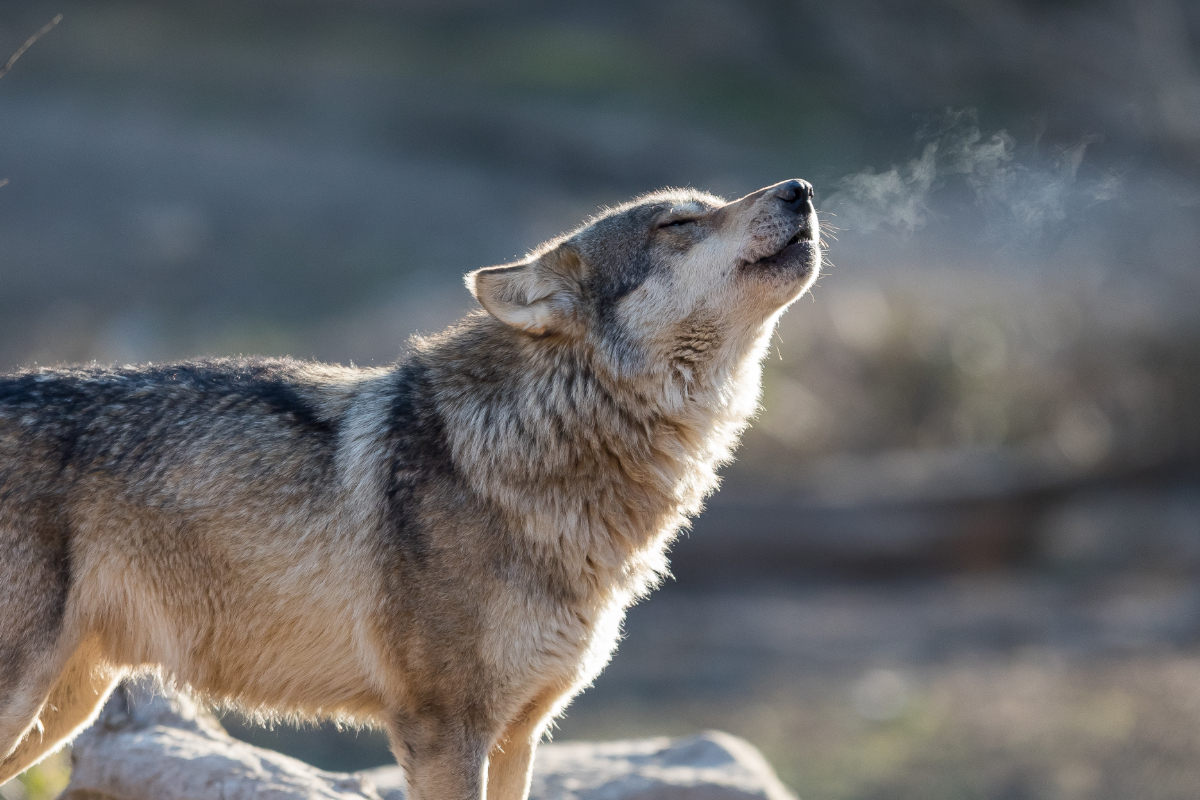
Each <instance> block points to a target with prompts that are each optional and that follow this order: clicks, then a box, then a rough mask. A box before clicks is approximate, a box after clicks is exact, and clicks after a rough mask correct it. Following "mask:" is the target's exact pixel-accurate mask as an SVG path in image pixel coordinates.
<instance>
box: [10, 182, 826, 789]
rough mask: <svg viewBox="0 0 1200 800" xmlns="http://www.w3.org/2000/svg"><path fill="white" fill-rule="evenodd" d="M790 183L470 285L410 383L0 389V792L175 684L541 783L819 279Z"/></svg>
mask: <svg viewBox="0 0 1200 800" xmlns="http://www.w3.org/2000/svg"><path fill="white" fill-rule="evenodd" d="M786 188H787V185H783V184H781V185H777V186H775V187H767V188H766V189H763V190H760V191H759V192H755V193H754V194H751V195H748V196H746V197H745V198H742V199H741V200H739V201H736V202H733V203H724V202H723V201H721V200H720V199H718V198H715V197H712V196H710V195H705V194H701V193H696V192H688V191H668V192H662V193H658V194H654V195H649V196H647V197H643V198H639V199H638V200H635V201H633V202H632V203H629V204H627V205H625V206H621V207H620V208H616V209H612V210H609V211H606V212H605V213H603V214H601V215H599V216H597V217H596V218H594V219H593V220H590V221H589V222H588V223H586V224H585V225H584V226H583V227H581V228H580V229H579V230H577V231H575V232H573V233H571V234H568V235H566V236H564V237H561V238H559V239H556V240H555V241H553V242H550V243H548V244H547V245H545V246H543V247H542V248H540V249H538V250H537V251H535V252H534V253H532V254H531V255H530V256H529V257H528V258H526V259H524V260H523V261H521V262H518V263H516V264H510V265H504V266H501V267H492V268H488V269H484V270H478V271H476V272H474V273H471V274H470V275H468V276H467V283H468V287H469V288H470V289H471V291H472V292H473V293H474V294H475V296H476V297H477V298H478V299H479V300H480V303H481V305H482V306H483V308H484V309H485V311H479V312H476V313H475V314H472V315H470V316H468V317H467V318H466V319H464V320H463V321H461V322H460V323H458V324H457V325H455V326H454V327H452V328H450V329H449V330H447V331H445V332H443V333H441V334H439V335H437V336H433V337H430V338H427V339H418V340H416V341H414V342H413V344H412V347H411V352H410V353H409V354H408V355H407V356H406V357H405V358H404V359H402V360H401V361H400V362H398V363H397V364H396V365H395V366H393V367H391V368H388V369H375V370H364V369H353V368H342V367H336V366H328V365H322V364H313V363H306V362H299V361H292V360H253V359H252V360H215V361H196V362H188V363H184V364H176V365H168V366H144V367H123V368H101V367H77V368H60V369H42V370H37V371H30V372H21V373H15V374H12V375H7V376H2V377H0V782H3V781H5V780H7V779H9V778H11V777H12V776H14V775H15V774H17V773H18V772H19V771H21V770H23V769H25V768H26V767H28V766H29V765H31V764H33V763H35V762H36V761H37V760H38V759H40V758H41V757H42V756H44V755H45V754H46V753H47V752H49V751H51V750H52V749H53V748H55V747H57V746H58V745H59V744H61V743H62V742H64V741H66V740H68V739H69V738H70V737H71V736H72V735H74V733H76V732H77V731H78V730H80V729H81V728H82V727H83V726H85V725H87V724H88V722H89V721H90V720H91V719H92V718H93V717H94V715H95V713H96V712H97V709H98V708H99V705H100V704H101V702H102V701H103V699H104V698H105V696H107V694H108V692H109V691H110V690H111V688H112V686H113V685H114V684H115V682H116V681H117V680H119V679H120V678H121V677H122V676H124V675H128V674H130V673H133V672H138V671H155V672H157V673H158V674H160V675H161V676H162V677H163V678H164V680H167V681H171V682H175V683H178V684H181V685H185V686H187V687H189V688H190V689H191V690H192V691H194V692H196V693H197V694H199V695H201V696H204V697H207V698H209V699H210V700H212V701H214V702H222V703H226V704H230V705H234V706H237V707H239V708H242V709H244V710H246V711H247V712H249V713H252V714H253V713H260V714H264V715H285V716H292V717H298V718H313V719H316V718H325V717H334V718H339V719H343V720H351V721H358V722H361V723H366V724H378V725H381V726H383V727H384V728H385V729H386V730H387V731H388V733H389V735H390V737H391V741H392V744H393V750H394V752H395V753H396V756H397V758H398V760H399V761H400V763H401V764H402V765H404V767H405V769H406V771H407V773H408V776H409V782H410V788H411V791H412V796H413V797H414V798H416V800H434V798H459V799H460V800H466V798H480V797H482V796H483V795H484V794H485V793H486V794H487V795H489V796H491V797H493V798H499V799H500V800H521V799H522V798H524V797H525V795H526V794H527V792H528V786H529V769H530V764H531V758H532V752H533V748H534V746H535V745H536V743H537V740H538V739H539V738H540V737H541V735H542V734H543V732H544V731H545V729H546V727H547V725H548V724H549V722H550V721H551V720H552V719H553V717H554V715H556V714H558V713H559V712H560V711H561V710H562V708H563V707H564V706H565V705H566V704H567V703H568V702H569V701H570V699H571V698H572V697H573V696H574V695H575V694H576V693H578V692H579V691H580V690H581V689H582V688H583V687H585V686H586V685H587V684H588V683H589V682H591V681H592V680H593V679H594V678H595V676H596V675H597V674H598V673H599V671H600V670H601V669H602V668H603V666H604V664H605V663H606V662H607V661H608V659H609V657H610V655H611V653H612V651H613V648H614V647H615V645H616V641H617V638H618V635H619V631H620V625H621V619H622V617H623V615H624V612H625V609H626V608H627V607H628V605H629V604H630V603H632V602H633V601H634V600H636V599H637V598H638V597H640V596H642V595H643V594H644V593H645V592H647V591H648V590H649V589H650V588H651V587H652V586H654V585H655V583H656V582H657V581H658V580H659V579H660V577H661V576H662V575H663V574H664V572H665V570H666V560H665V552H666V548H667V545H668V544H669V542H670V541H671V539H672V537H673V536H674V535H675V534H676V533H677V532H678V531H679V529H680V527H681V526H682V525H684V524H685V522H686V520H687V519H688V517H690V516H692V515H694V514H695V513H697V512H698V511H699V509H700V505H701V502H702V500H703V498H704V497H705V495H706V494H707V493H709V492H710V491H712V490H713V488H714V487H715V485H716V482H717V478H716V474H715V469H716V468H717V467H718V466H719V465H720V464H721V463H723V462H725V461H727V460H728V459H729V458H730V456H731V453H732V450H733V448H734V447H735V446H736V443H737V439H738V436H739V434H740V433H741V431H742V430H743V429H744V427H745V426H746V424H747V421H748V419H749V418H750V416H751V415H752V413H753V412H754V410H755V408H756V404H757V398H758V393H759V372H760V367H759V362H760V359H761V357H762V355H763V351H764V349H765V347H766V343H767V340H768V337H769V336H770V334H771V331H772V330H773V327H774V323H775V321H776V319H777V318H778V316H779V314H780V313H782V311H783V309H784V308H785V307H786V306H787V305H788V304H789V303H790V302H792V301H793V300H794V299H795V298H796V297H797V296H799V295H800V294H801V293H802V292H803V291H804V290H805V289H806V288H807V287H808V286H809V285H811V283H812V281H813V279H814V278H815V277H816V273H817V271H818V268H819V264H820V251H819V248H818V246H817V244H816V242H815V240H814V237H813V234H815V232H816V230H817V223H816V217H815V214H814V213H813V212H812V207H811V203H808V202H807V201H806V204H805V205H803V207H802V208H800V207H798V206H797V205H796V203H793V204H792V205H791V206H789V205H788V204H787V203H785V202H784V201H783V200H781V199H780V198H781V196H782V195H781V193H783V192H784V189H786ZM809 196H811V190H810V195H809ZM797 208H799V210H797ZM673 219H682V220H683V222H682V224H676V225H672V224H670V222H671V220H673ZM797 237H800V238H801V239H803V241H802V243H801V244H796V242H797V241H798V239H797ZM789 240H790V241H791V242H792V247H790V248H789V249H787V250H784V249H783V248H784V247H785V245H787V244H788V243H789ZM781 251H782V252H783V254H782V255H779V256H773V254H776V253H780V252H781ZM789 254H791V255H789ZM764 259H766V260H764ZM772 259H774V260H772Z"/></svg>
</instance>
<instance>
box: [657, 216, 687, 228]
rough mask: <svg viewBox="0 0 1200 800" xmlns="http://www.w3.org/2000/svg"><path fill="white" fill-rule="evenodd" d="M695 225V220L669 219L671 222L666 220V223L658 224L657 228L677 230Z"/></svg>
mask: <svg viewBox="0 0 1200 800" xmlns="http://www.w3.org/2000/svg"><path fill="white" fill-rule="evenodd" d="M695 223H696V220H694V219H687V218H684V219H671V220H667V221H666V222H663V223H660V224H659V226H658V227H659V228H678V227H682V226H683V225H694V224H695Z"/></svg>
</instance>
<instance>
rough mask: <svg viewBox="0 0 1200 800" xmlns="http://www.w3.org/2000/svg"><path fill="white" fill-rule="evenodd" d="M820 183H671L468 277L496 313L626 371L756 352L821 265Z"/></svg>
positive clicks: (681, 366)
mask: <svg viewBox="0 0 1200 800" xmlns="http://www.w3.org/2000/svg"><path fill="white" fill-rule="evenodd" d="M818 233H819V231H818V223H817V215H816V211H815V210H814V208H813V189H812V186H811V185H810V184H808V183H807V182H805V181H799V180H789V181H784V182H782V183H778V184H775V185H774V186H768V187H766V188H764V189H760V190H758V191H757V192H754V193H752V194H748V195H746V196H745V197H743V198H741V199H740V200H734V201H732V202H725V201H724V200H722V199H721V198H719V197H714V196H713V195H710V194H706V193H702V192H696V191H690V190H667V191H662V192H656V193H654V194H650V195H646V196H643V197H640V198H637V199H635V200H633V201H631V202H629V203H626V204H625V205H622V206H619V207H617V208H614V209H611V210H608V211H606V212H604V213H602V214H600V215H598V216H596V217H594V218H593V219H591V220H589V221H588V222H586V223H585V224H584V225H583V226H582V227H580V228H579V229H577V230H575V231H573V232H571V233H568V234H565V235H563V236H561V237H559V238H558V239H554V240H552V241H550V242H547V243H545V244H544V245H542V246H541V247H539V248H538V249H537V250H535V251H534V252H533V253H531V254H530V255H529V256H528V257H527V258H525V259H523V260H521V261H519V262H516V263H513V264H505V265H501V266H496V267H486V268H484V269H480V270H476V271H475V272H472V273H470V274H468V275H467V277H466V283H467V287H468V288H469V289H470V290H471V293H472V294H474V295H475V297H476V298H477V299H478V300H479V302H480V304H481V305H482V306H483V307H484V309H486V310H487V311H488V312H489V313H490V314H491V315H492V316H494V317H495V318H496V319H498V320H500V321H501V322H503V323H505V324H507V325H510V326H512V327H513V328H515V329H517V330H519V331H521V332H523V333H524V334H526V335H528V336H531V337H540V338H544V339H552V340H560V341H563V342H564V343H578V344H583V345H587V346H589V347H590V349H592V350H593V351H594V352H596V353H598V354H600V355H602V356H605V357H606V359H605V360H607V361H609V362H610V363H611V364H612V366H614V367H615V368H616V369H617V371H619V372H621V373H625V374H628V373H629V372H630V371H632V372H644V371H647V370H651V371H654V370H655V368H656V367H659V366H668V367H673V368H674V369H675V370H676V371H678V370H683V371H684V372H686V373H688V374H689V375H690V374H691V372H692V371H694V370H695V369H696V368H697V367H698V366H699V364H700V363H701V362H704V361H713V360H720V361H728V360H729V359H734V360H736V359H739V358H740V357H744V356H746V355H749V354H750V353H751V351H753V350H754V348H755V345H756V344H758V343H761V342H762V341H763V340H764V339H765V337H766V336H767V335H768V334H769V332H770V330H771V329H772V327H773V325H774V323H775V321H776V320H777V319H778V317H779V314H780V313H781V312H782V311H783V310H784V309H785V308H786V307H787V306H788V305H789V304H790V303H792V302H793V301H794V300H795V299H796V298H797V297H799V296H800V295H801V294H803V293H804V291H805V290H806V289H808V287H810V286H811V285H812V283H813V281H814V280H815V279H816V277H817V275H818V273H819V271H820V265H821V249H820V245H819V242H818V239H819V237H818Z"/></svg>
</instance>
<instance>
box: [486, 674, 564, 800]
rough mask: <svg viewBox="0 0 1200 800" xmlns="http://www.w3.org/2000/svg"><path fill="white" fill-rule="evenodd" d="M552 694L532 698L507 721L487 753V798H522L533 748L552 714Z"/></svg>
mask: <svg viewBox="0 0 1200 800" xmlns="http://www.w3.org/2000/svg"><path fill="white" fill-rule="evenodd" d="M558 694H560V693H555V695H554V697H550V698H548V699H545V700H541V701H535V702H533V703H530V704H529V706H527V707H526V709H525V710H524V711H523V712H522V713H521V716H520V717H518V718H517V719H515V720H514V721H513V722H512V723H510V724H509V726H508V730H506V731H505V732H504V735H503V736H501V737H500V740H499V741H498V742H496V745H495V747H493V748H492V752H491V753H490V754H489V755H488V766H487V800H525V798H527V797H528V796H529V781H530V778H531V777H532V776H533V751H534V750H535V749H536V748H537V744H538V740H539V739H541V738H542V734H543V733H544V732H545V731H546V726H547V725H548V724H549V722H550V718H551V716H552V708H553V705H554V699H555V698H556V697H557V696H558Z"/></svg>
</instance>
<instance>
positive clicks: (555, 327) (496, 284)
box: [465, 245, 583, 336]
mask: <svg viewBox="0 0 1200 800" xmlns="http://www.w3.org/2000/svg"><path fill="white" fill-rule="evenodd" d="M582 278H583V261H582V259H580V257H579V254H578V253H577V252H576V251H575V250H573V249H572V248H570V247H567V246H566V245H560V246H558V247H556V248H555V249H553V250H551V251H550V252H548V253H544V254H543V255H541V256H539V257H538V258H535V259H533V260H531V261H521V262H518V263H516V264H504V265H501V266H499V267H484V268H483V269H477V270H475V271H474V272H469V273H467V276H466V278H465V281H466V284H467V288H468V289H470V290H471V294H473V295H475V299H476V300H478V301H479V304H480V305H482V306H483V307H484V309H486V310H487V312H488V313H489V314H491V315H492V316H493V317H495V318H496V319H498V320H500V321H501V322H504V323H506V324H508V325H511V326H513V327H514V328H516V329H518V330H522V331H525V332H527V333H532V334H534V335H536V336H540V335H542V334H547V333H565V332H566V331H567V329H568V328H570V327H572V326H573V325H574V324H577V320H578V313H577V312H578V309H579V302H580V281H581V280H582Z"/></svg>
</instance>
